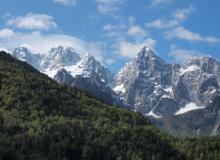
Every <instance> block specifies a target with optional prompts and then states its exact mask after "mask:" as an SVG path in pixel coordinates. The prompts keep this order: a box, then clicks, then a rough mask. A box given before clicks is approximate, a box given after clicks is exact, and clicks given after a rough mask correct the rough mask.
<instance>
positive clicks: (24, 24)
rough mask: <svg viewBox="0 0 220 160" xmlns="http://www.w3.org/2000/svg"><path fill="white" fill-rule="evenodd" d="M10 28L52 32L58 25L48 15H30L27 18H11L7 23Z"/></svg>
mask: <svg viewBox="0 0 220 160" xmlns="http://www.w3.org/2000/svg"><path fill="white" fill-rule="evenodd" d="M6 24H7V25H9V26H14V27H17V28H21V29H32V30H50V29H52V28H57V24H56V22H55V21H54V19H53V17H51V16H49V15H46V14H34V13H28V14H26V15H25V16H19V17H14V18H10V19H9V20H7V22H6Z"/></svg>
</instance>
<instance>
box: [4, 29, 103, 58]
mask: <svg viewBox="0 0 220 160" xmlns="http://www.w3.org/2000/svg"><path fill="white" fill-rule="evenodd" d="M0 45H1V46H4V47H5V48H7V49H8V50H10V51H12V50H13V49H14V48H16V47H19V46H28V48H29V49H31V50H32V51H33V52H34V53H46V52H48V51H49V50H50V49H51V48H52V47H57V46H60V45H63V46H71V47H73V48H75V49H76V50H77V51H78V52H80V53H83V54H84V53H90V54H91V55H93V56H94V57H95V58H96V59H97V60H99V61H101V62H102V60H103V55H102V44H101V43H99V42H87V41H84V40H82V39H80V38H77V37H74V36H68V35H63V34H44V35H43V34H41V33H40V32H31V33H20V32H15V33H14V35H13V36H11V37H10V39H1V40H0Z"/></svg>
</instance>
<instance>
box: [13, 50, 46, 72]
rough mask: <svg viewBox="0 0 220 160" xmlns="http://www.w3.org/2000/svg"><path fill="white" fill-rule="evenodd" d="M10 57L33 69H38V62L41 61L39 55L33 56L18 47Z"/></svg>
mask: <svg viewBox="0 0 220 160" xmlns="http://www.w3.org/2000/svg"><path fill="white" fill-rule="evenodd" d="M12 55H13V56H14V57H15V58H17V59H19V60H21V61H26V62H27V63H29V64H31V65H32V66H33V67H35V68H37V69H40V61H41V60H42V58H41V55H40V54H33V53H31V52H30V51H29V50H28V49H27V48H25V47H18V48H16V49H15V50H14V51H13V53H12Z"/></svg>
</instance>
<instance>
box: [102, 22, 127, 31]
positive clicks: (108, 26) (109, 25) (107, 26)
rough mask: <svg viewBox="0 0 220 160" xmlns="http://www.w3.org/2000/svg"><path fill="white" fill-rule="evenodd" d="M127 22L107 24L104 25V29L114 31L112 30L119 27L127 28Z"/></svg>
mask: <svg viewBox="0 0 220 160" xmlns="http://www.w3.org/2000/svg"><path fill="white" fill-rule="evenodd" d="M125 28H126V26H125V24H118V25H112V24H106V25H104V27H103V30H104V31H112V30H119V29H125Z"/></svg>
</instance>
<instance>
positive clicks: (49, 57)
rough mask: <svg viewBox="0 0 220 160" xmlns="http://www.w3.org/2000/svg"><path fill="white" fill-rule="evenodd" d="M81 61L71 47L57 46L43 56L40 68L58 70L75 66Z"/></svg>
mask: <svg viewBox="0 0 220 160" xmlns="http://www.w3.org/2000/svg"><path fill="white" fill-rule="evenodd" d="M80 60H81V58H80V56H79V54H78V53H77V52H76V51H75V50H74V49H73V48H71V47H64V46H58V47H56V48H52V49H51V50H50V51H49V52H48V54H46V55H45V57H44V61H43V62H42V63H41V66H42V68H50V69H58V68H61V67H64V66H71V65H75V64H76V63H77V62H79V61H80Z"/></svg>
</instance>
